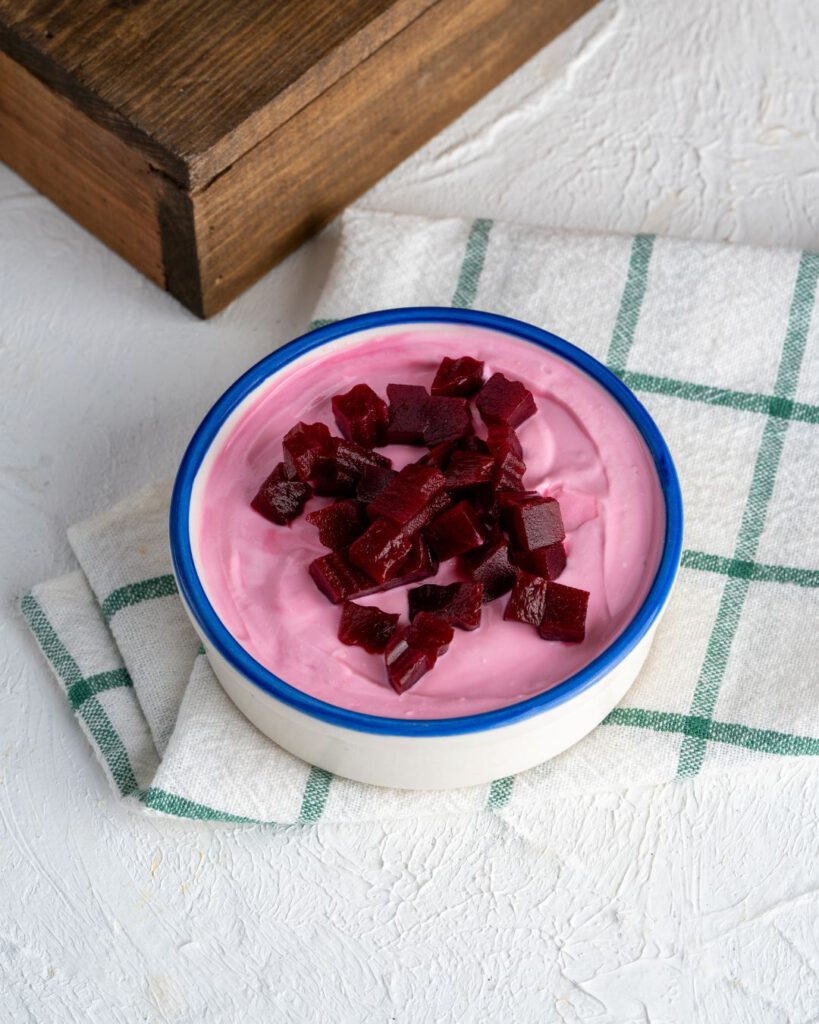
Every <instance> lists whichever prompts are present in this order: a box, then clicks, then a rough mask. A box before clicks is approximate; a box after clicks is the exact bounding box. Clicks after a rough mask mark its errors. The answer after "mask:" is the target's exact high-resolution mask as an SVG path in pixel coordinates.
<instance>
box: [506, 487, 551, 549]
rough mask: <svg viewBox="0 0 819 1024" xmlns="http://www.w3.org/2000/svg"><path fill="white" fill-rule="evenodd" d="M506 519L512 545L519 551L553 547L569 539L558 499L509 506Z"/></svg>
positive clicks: (534, 499) (527, 500) (529, 499)
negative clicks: (564, 527) (566, 538)
mask: <svg viewBox="0 0 819 1024" xmlns="http://www.w3.org/2000/svg"><path fill="white" fill-rule="evenodd" d="M502 518H503V522H504V525H505V526H506V529H507V530H508V531H509V537H510V538H511V541H512V545H513V546H514V547H515V548H516V549H517V550H519V551H534V550H536V549H537V548H545V547H549V546H550V545H551V544H557V543H558V542H559V541H562V540H563V538H564V537H565V536H566V531H565V530H564V529H563V519H562V517H561V515H560V505H559V504H558V503H557V501H555V499H554V498H542V497H540V495H536V496H534V497H523V498H521V500H520V501H518V502H515V503H508V504H506V505H505V507H504V508H503V513H502Z"/></svg>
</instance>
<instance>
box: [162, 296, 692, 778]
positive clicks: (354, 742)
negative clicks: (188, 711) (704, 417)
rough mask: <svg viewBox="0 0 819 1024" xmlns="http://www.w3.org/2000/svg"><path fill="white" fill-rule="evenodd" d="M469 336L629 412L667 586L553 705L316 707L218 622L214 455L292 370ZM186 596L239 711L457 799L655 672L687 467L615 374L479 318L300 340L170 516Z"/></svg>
mask: <svg viewBox="0 0 819 1024" xmlns="http://www.w3.org/2000/svg"><path fill="white" fill-rule="evenodd" d="M422 323H427V324H429V323H442V324H466V325H470V326H472V327H484V328H488V329H490V330H494V331H501V332H503V333H505V334H507V335H511V336H513V337H516V338H520V339H521V340H522V341H525V342H528V343H533V344H535V345H539V346H541V347H543V348H545V349H547V350H549V351H551V352H553V353H556V354H557V355H558V356H561V357H562V358H563V359H565V360H567V361H568V362H570V363H572V364H574V365H575V366H577V367H579V368H580V369H581V370H582V371H583V372H585V373H586V374H588V375H589V376H591V377H592V378H594V380H596V381H597V383H598V384H600V385H601V386H602V387H603V388H605V389H606V391H608V392H609V394H610V395H612V397H613V398H615V399H616V401H617V402H619V404H620V405H621V406H622V408H623V410H624V411H625V413H626V415H627V416H629V418H630V419H631V420H632V422H633V423H634V425H635V427H636V428H637V430H638V431H639V432H640V434H641V435H642V437H643V439H644V441H645V443H646V445H647V447H648V449H649V451H650V453H651V456H652V458H653V460H654V465H655V467H656V470H657V475H658V477H659V481H660V487H661V489H662V492H663V496H664V498H665V511H666V530H665V538H664V543H663V547H662V553H661V557H660V564H659V567H658V569H657V572H656V575H655V578H654V581H653V583H652V585H651V588H650V589H649V592H648V594H647V596H646V598H645V601H644V602H643V604H642V605H641V607H640V608H639V610H638V611H637V613H636V615H635V616H634V617H633V619H632V620H631V621H630V622H629V623H628V624H627V626H626V628H625V629H624V630H623V632H622V633H621V634H620V635H619V636H618V637H617V638H616V639H615V640H614V641H613V642H612V643H611V644H610V645H609V646H608V647H607V648H606V649H605V650H604V651H603V652H602V653H601V654H600V655H599V656H598V657H596V658H595V659H594V660H593V661H592V662H590V663H589V664H588V665H586V666H585V667H584V668H583V669H581V670H580V671H579V672H577V673H575V674H574V675H572V676H570V677H569V678H568V679H566V680H564V681H563V682H562V683H559V684H558V685H557V686H554V687H552V688H551V689H549V690H547V691H546V692H544V693H541V694H539V695H537V696H535V697H531V698H529V699H527V700H525V701H521V702H519V703H517V704H512V705H510V706H508V707H502V708H498V709H495V710H492V711H485V712H482V713H480V714H476V715H470V716H467V717H461V718H437V719H403V718H382V717H378V716H375V715H367V714H362V713H360V712H356V711H350V710H348V709H346V708H339V707H336V706H335V705H332V704H328V703H326V702H324V701H321V700H318V699H317V698H315V697H311V696H309V695H307V694H305V693H303V692H302V691H300V690H297V689H296V688H295V687H293V686H290V685H288V683H287V682H286V681H284V680H282V679H280V678H278V677H277V676H276V675H274V674H273V673H272V672H270V671H268V670H267V669H266V668H264V666H262V665H261V664H259V662H257V661H256V660H255V659H253V658H252V657H251V656H250V655H249V654H248V653H247V651H245V650H244V649H243V648H242V647H241V646H240V645H239V643H238V642H237V641H236V640H235V639H234V638H233V636H232V635H231V634H230V633H229V632H228V630H227V629H226V627H225V626H224V624H223V623H222V622H221V620H220V619H219V617H218V615H217V614H216V612H215V611H214V609H213V607H212V605H211V603H210V601H209V600H208V596H207V594H206V592H205V589H204V587H203V586H202V582H201V580H200V576H199V573H198V571H197V568H196V557H195V543H196V542H195V540H193V539H192V537H191V528H190V525H191V508H192V506H193V507H194V508H195V507H196V503H197V501H198V500H199V495H200V493H201V488H202V485H203V482H204V479H205V477H206V475H207V472H208V469H209V467H210V464H211V462H212V459H213V456H214V454H215V452H216V451H217V450H218V449H219V447H220V446H221V443H222V441H223V439H224V438H225V436H226V435H227V434H228V433H229V432H230V430H231V429H232V425H233V424H234V423H235V422H236V420H237V418H238V417H239V416H240V415H241V413H242V411H243V410H244V408H246V405H247V403H248V402H250V401H252V400H253V397H254V396H255V394H256V393H257V391H258V389H260V388H262V387H264V386H265V385H266V383H267V382H268V381H269V379H270V378H271V376H273V375H274V374H276V373H277V372H278V371H279V370H281V369H282V368H283V367H285V366H290V365H291V364H292V363H294V362H296V361H297V360H299V359H301V358H302V357H304V356H306V354H307V353H310V352H313V351H314V350H315V349H317V348H319V347H321V346H325V345H334V346H336V345H339V344H346V343H349V342H350V341H352V340H353V337H354V336H357V335H361V334H362V333H363V332H369V331H372V330H373V329H379V330H389V329H390V328H391V327H396V328H397V327H399V326H401V327H404V328H405V327H406V326H407V325H411V324H422ZM170 539H171V552H172V555H173V564H174V572H175V574H176V580H177V584H178V586H179V592H180V594H181V595H182V600H183V603H184V605H185V608H186V609H187V611H188V614H189V615H190V617H191V621H192V622H193V625H194V628H195V629H196V631H197V633H198V634H199V636H200V637H201V639H202V643H203V644H204V646H205V650H206V651H207V654H208V658H209V660H210V663H211V665H212V666H213V670H214V672H215V673H216V675H217V677H218V679H219V681H220V682H221V684H222V686H223V687H224V689H225V691H226V693H227V694H228V696H229V697H230V698H231V700H233V702H234V703H235V704H236V706H237V707H238V708H239V709H240V710H241V711H242V712H243V713H244V714H245V715H246V716H247V717H248V718H249V719H250V721H251V722H253V724H254V725H255V726H256V727H257V728H258V729H260V730H261V731H262V732H263V733H265V734H266V735H267V736H269V737H270V738H271V739H272V740H275V741H276V743H278V744H280V745H281V746H282V747H284V748H285V749H286V750H289V751H290V752H291V753H293V754H295V755H297V756H298V757H301V758H303V759H304V760H305V761H308V762H310V763H311V764H314V765H317V766H319V767H320V768H325V769H327V770H328V771H331V772H333V773H334V774H337V775H342V776H346V777H347V778H350V779H357V780H359V781H361V782H367V783H372V784H374V785H378V786H394V787H398V788H402V789H450V788H454V787H457V786H469V785H476V784H479V783H485V782H489V781H490V780H492V779H496V778H500V777H503V776H506V775H513V774H515V773H517V772H520V771H523V770H524V769H526V768H531V767H533V766H534V765H536V764H540V763H541V762H543V761H546V760H548V759H549V758H551V757H554V756H555V755H556V754H559V753H561V752H562V751H563V750H566V749H567V748H568V747H570V746H571V745H572V744H573V743H576V742H577V741H578V740H579V739H581V738H582V737H583V736H585V735H586V733H588V732H590V731H591V730H592V729H593V728H594V727H595V726H596V725H598V724H599V723H600V722H601V721H602V719H603V718H605V716H606V715H607V714H608V712H609V711H611V709H612V708H613V707H614V706H615V705H616V704H617V703H618V702H619V701H620V700H621V698H622V697H623V695H624V694H625V692H626V691H627V690H628V688H629V687H630V686H631V684H632V683H633V682H634V680H635V678H636V677H637V673H638V672H639V671H640V668H641V666H642V664H643V662H644V661H645V658H646V655H647V653H648V650H649V647H650V645H651V641H652V637H653V635H654V631H655V630H656V627H657V624H658V622H659V619H660V617H661V615H662V614H663V611H664V610H665V607H666V605H667V603H668V599H669V596H670V594H671V589H672V587H673V585H674V580H675V578H676V574H677V569H678V567H679V560H680V552H681V549H682V501H681V496H680V487H679V482H678V480H677V474H676V471H675V469H674V464H673V462H672V460H671V456H670V454H669V452H668V448H667V447H666V444H665V442H664V441H663V438H662V436H661V434H660V432H659V430H658V429H657V426H656V425H655V423H654V421H653V420H652V419H651V417H650V416H649V414H648V412H647V411H646V410H645V409H644V408H643V406H642V405H641V404H640V402H639V401H638V400H637V398H636V397H635V396H634V394H633V393H632V392H631V391H630V390H629V389H628V388H627V387H626V386H625V385H624V384H623V383H622V382H621V381H620V380H619V379H618V378H617V377H615V376H614V374H613V373H611V371H609V370H608V369H606V367H604V366H603V365H602V364H601V363H599V362H598V361H597V360H596V359H593V358H592V357H591V356H589V355H587V354H586V353H585V352H582V351H581V350H580V349H577V348H575V347H574V346H573V345H570V344H569V343H568V342H565V341H563V340H562V339H560V338H557V337H555V336H554V335H553V334H549V333H548V332H546V331H542V330H540V329H539V328H536V327H533V326H531V325H529V324H525V323H522V322H521V321H518V320H512V319H509V318H507V317H502V316H497V315H495V314H491V313H481V312H477V311H473V310H460V309H449V308H440V309H439V308H425V307H412V308H408V309H396V310H386V311H382V312H377V313H367V314H364V315H362V316H357V317H352V318H350V319H349V320H341V321H337V322H336V323H333V324H330V325H328V326H326V327H322V328H319V329H318V330H315V331H312V332H310V333H309V334H305V335H303V336H302V337H301V338H297V339H296V340H295V341H292V342H290V344H288V345H285V346H284V347H283V348H280V349H278V350H277V351H276V352H274V353H273V354H272V355H269V356H267V357H266V358H265V359H263V360H262V361H261V362H259V363H257V364H256V366H254V367H253V368H252V369H250V370H248V372H247V373H245V374H244V375H243V376H242V377H240V378H239V380H238V381H236V383H235V384H233V385H232V387H230V388H229V389H228V390H227V391H226V392H225V394H224V395H222V397H221V398H220V399H219V401H218V402H217V403H216V404H215V405H214V406H213V408H212V409H211V410H210V412H209V413H208V414H207V416H206V417H205V419H204V420H203V422H202V424H201V426H200V427H199V429H198V430H197V432H196V434H195V435H194V437H193V440H192V441H191V443H190V445H189V446H188V449H187V451H186V453H185V456H184V458H183V459H182V464H181V466H180V468H179V473H178V475H177V478H176V485H175V487H174V493H173V499H172V503H171V516H170Z"/></svg>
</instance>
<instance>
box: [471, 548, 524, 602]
mask: <svg viewBox="0 0 819 1024" xmlns="http://www.w3.org/2000/svg"><path fill="white" fill-rule="evenodd" d="M467 564H468V566H469V569H470V576H471V577H472V579H473V580H474V581H475V582H476V583H483V603H484V604H488V603H489V602H490V601H494V600H495V599H496V598H498V597H502V596H503V595H504V594H507V593H508V592H509V591H510V590H511V589H512V587H513V586H514V584H515V580H516V578H517V570H516V569H515V567H514V566H513V565H512V563H511V562H510V560H509V548H508V547H507V545H506V540H505V539H504V538H500V539H498V540H495V541H494V542H492V543H489V544H485V545H484V546H483V547H482V548H479V549H478V550H477V551H474V552H470V554H469V555H468V556H467Z"/></svg>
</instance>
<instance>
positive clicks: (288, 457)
mask: <svg viewBox="0 0 819 1024" xmlns="http://www.w3.org/2000/svg"><path fill="white" fill-rule="evenodd" d="M282 449H283V451H284V465H285V468H286V469H287V472H288V474H289V475H290V476H291V477H298V478H299V480H302V481H304V482H305V483H306V482H307V481H308V480H309V479H310V477H311V476H312V475H313V471H314V470H315V468H316V465H317V464H318V462H319V460H321V459H322V458H324V457H326V456H327V455H329V454H330V453H331V452H332V441H331V436H330V431H329V430H328V429H327V427H326V426H325V425H324V424H323V423H297V424H296V425H295V427H293V428H292V430H288V432H287V433H286V434H285V435H284V440H283V441H282Z"/></svg>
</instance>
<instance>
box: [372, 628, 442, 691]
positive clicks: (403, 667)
mask: <svg viewBox="0 0 819 1024" xmlns="http://www.w3.org/2000/svg"><path fill="white" fill-rule="evenodd" d="M406 632H407V631H406V628H405V629H403V630H402V629H398V630H396V631H395V633H393V635H392V639H391V640H390V642H389V644H388V645H387V649H386V652H385V654H384V662H385V664H386V666H387V679H388V680H389V683H390V686H391V687H392V688H393V690H395V692H396V693H397V694H402V693H404V692H405V691H406V690H408V689H409V688H410V687H411V686H415V684H416V683H417V682H418V680H419V679H420V678H421V677H422V676H424V675H426V674H427V672H429V670H430V669H431V668H434V666H435V659H434V658H432V657H431V656H430V655H429V654H427V652H426V651H421V650H418V649H417V648H415V647H410V645H409V644H408V643H407V637H406Z"/></svg>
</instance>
